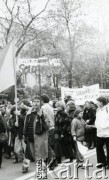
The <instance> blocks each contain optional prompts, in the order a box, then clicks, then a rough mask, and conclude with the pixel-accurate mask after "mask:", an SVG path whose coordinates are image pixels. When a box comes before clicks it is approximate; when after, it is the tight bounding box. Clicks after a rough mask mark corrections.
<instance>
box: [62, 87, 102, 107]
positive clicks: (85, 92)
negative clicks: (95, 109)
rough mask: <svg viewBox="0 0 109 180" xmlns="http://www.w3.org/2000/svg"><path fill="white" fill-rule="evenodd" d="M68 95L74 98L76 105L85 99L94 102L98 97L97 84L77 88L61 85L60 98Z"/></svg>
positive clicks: (82, 102)
mask: <svg viewBox="0 0 109 180" xmlns="http://www.w3.org/2000/svg"><path fill="white" fill-rule="evenodd" d="M68 95H69V96H71V97H72V99H74V101H75V103H76V105H83V104H84V103H85V102H86V101H93V102H96V99H97V98H98V97H99V84H96V85H92V86H84V87H83V88H78V89H70V88H66V87H61V98H62V100H64V98H65V97H67V96H68Z"/></svg>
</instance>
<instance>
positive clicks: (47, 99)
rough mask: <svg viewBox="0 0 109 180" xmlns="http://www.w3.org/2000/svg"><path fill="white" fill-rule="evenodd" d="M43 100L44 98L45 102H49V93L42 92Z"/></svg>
mask: <svg viewBox="0 0 109 180" xmlns="http://www.w3.org/2000/svg"><path fill="white" fill-rule="evenodd" d="M41 100H42V101H43V102H44V103H49V97H48V95H47V94H42V96H41Z"/></svg>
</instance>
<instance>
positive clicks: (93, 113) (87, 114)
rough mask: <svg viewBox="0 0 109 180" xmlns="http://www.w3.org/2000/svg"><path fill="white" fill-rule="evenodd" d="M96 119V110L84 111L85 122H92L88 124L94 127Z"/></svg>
mask: <svg viewBox="0 0 109 180" xmlns="http://www.w3.org/2000/svg"><path fill="white" fill-rule="evenodd" d="M95 118H96V110H94V109H92V108H90V109H87V108H85V109H84V112H83V119H84V120H85V121H87V120H90V121H89V123H88V124H89V125H93V124H94V122H95Z"/></svg>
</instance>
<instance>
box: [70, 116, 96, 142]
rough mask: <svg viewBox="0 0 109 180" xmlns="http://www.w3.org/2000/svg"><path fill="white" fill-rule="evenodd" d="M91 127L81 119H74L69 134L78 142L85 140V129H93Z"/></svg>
mask: <svg viewBox="0 0 109 180" xmlns="http://www.w3.org/2000/svg"><path fill="white" fill-rule="evenodd" d="M93 127H94V126H93V125H87V123H86V122H85V121H84V120H83V119H77V118H74V119H73V121H72V122H71V134H72V136H76V139H77V140H78V141H80V142H82V141H84V139H85V129H91V128H93Z"/></svg>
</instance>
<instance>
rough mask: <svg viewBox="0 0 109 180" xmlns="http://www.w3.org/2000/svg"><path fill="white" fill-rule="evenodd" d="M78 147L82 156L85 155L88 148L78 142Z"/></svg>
mask: <svg viewBox="0 0 109 180" xmlns="http://www.w3.org/2000/svg"><path fill="white" fill-rule="evenodd" d="M77 146H78V149H79V151H80V153H81V154H82V155H85V154H86V152H87V150H88V148H87V147H85V146H84V145H82V144H81V142H79V141H77Z"/></svg>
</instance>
